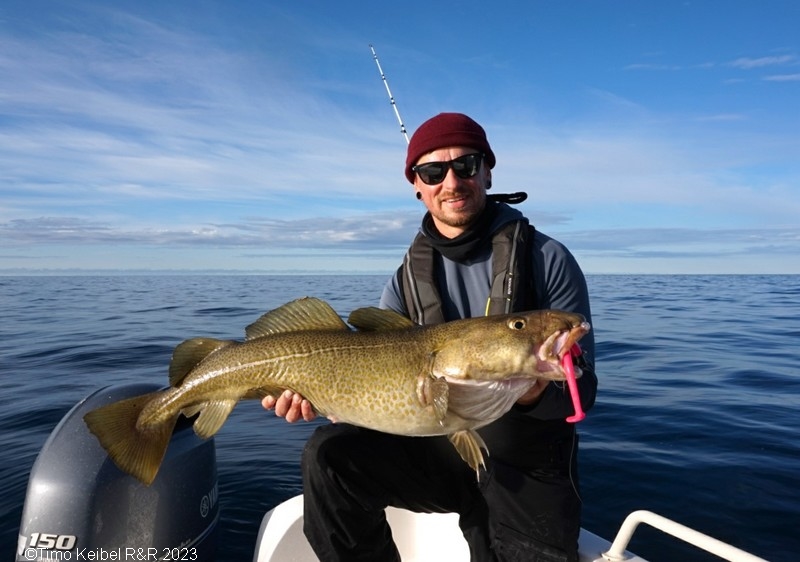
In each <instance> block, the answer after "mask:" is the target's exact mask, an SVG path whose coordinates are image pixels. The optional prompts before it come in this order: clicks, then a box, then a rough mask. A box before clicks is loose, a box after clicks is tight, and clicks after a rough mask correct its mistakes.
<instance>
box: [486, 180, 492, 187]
mask: <svg viewBox="0 0 800 562" xmlns="http://www.w3.org/2000/svg"><path fill="white" fill-rule="evenodd" d="M486 189H492V180H486Z"/></svg>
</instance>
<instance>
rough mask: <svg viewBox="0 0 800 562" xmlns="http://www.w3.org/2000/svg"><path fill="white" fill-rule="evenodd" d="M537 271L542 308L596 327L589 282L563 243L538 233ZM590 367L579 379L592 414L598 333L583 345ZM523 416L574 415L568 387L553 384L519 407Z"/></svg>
mask: <svg viewBox="0 0 800 562" xmlns="http://www.w3.org/2000/svg"><path fill="white" fill-rule="evenodd" d="M532 251H533V253H534V255H533V268H534V272H533V275H534V279H535V283H536V293H537V295H536V296H537V302H538V303H539V308H542V309H546V308H553V309H559V310H566V311H569V312H578V313H580V314H582V315H583V316H584V317H585V318H586V321H587V322H589V323H590V324H591V323H592V311H591V307H590V305H589V290H588V287H587V285H586V278H585V277H584V275H583V272H582V271H581V268H580V266H579V265H578V262H577V260H576V259H575V257H574V256H573V255H572V254H571V253H570V252H569V250H567V248H566V247H565V246H564V245H563V244H561V243H560V242H558V241H556V240H554V239H552V238H550V237H548V236H546V235H544V234H542V233H540V232H538V231H537V232H536V234H535V242H534V244H533V248H532ZM580 346H581V349H582V351H583V359H584V360H585V363H586V366H585V367H583V368H582V370H583V376H581V377H580V378H579V379H578V389H579V392H580V396H581V405H582V406H583V409H584V410H587V411H588V410H589V409H590V408H591V407H592V406H593V405H594V401H595V396H596V394H597V376H596V375H595V369H594V330H592V331H590V332H589V333H588V334H586V335H585V336H584V337H583V338H582V339H581V341H580ZM515 409H516V410H517V411H519V412H524V413H526V414H527V415H529V416H531V417H534V418H538V419H544V420H549V419H557V418H565V417H567V416H570V415H572V414H573V413H574V408H573V406H572V399H571V397H570V394H569V390H568V389H567V386H566V384H564V383H556V382H553V383H550V384H549V385H548V386H547V389H546V390H545V391H544V392H543V393H542V396H541V398H540V399H539V400H538V401H537V402H536V403H534V404H532V405H529V406H515Z"/></svg>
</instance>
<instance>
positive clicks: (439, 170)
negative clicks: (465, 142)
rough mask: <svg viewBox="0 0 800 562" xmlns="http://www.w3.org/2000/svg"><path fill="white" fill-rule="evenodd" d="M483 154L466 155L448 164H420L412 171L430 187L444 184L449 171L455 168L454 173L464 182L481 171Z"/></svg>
mask: <svg viewBox="0 0 800 562" xmlns="http://www.w3.org/2000/svg"><path fill="white" fill-rule="evenodd" d="M482 160H483V154H481V153H480V152H475V153H473V154H465V155H464V156H459V157H458V158H453V159H452V160H450V161H448V162H427V163H425V164H418V165H417V166H413V167H412V168H411V169H412V170H414V171H415V172H416V173H417V175H418V176H419V179H421V180H422V181H423V183H426V184H428V185H436V184H437V183H442V182H443V181H444V178H445V177H446V176H447V169H448V168H453V173H454V174H455V175H457V176H458V177H460V178H461V179H462V180H465V179H467V178H471V177H472V176H474V175H475V174H477V173H478V171H479V170H480V169H481V161H482Z"/></svg>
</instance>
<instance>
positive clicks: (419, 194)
mask: <svg viewBox="0 0 800 562" xmlns="http://www.w3.org/2000/svg"><path fill="white" fill-rule="evenodd" d="M416 197H417V200H418V201H420V200H422V193H421V192H419V191H417V195H416Z"/></svg>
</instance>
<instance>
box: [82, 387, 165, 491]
mask: <svg viewBox="0 0 800 562" xmlns="http://www.w3.org/2000/svg"><path fill="white" fill-rule="evenodd" d="M166 392H169V391H166ZM163 394H164V391H159V392H151V393H149V394H143V395H141V396H135V397H133V398H128V399H125V400H120V401H118V402H114V403H112V404H108V405H106V406H101V407H100V408H97V409H95V410H92V411H91V412H89V413H88V414H86V415H85V416H83V420H84V421H85V422H86V425H87V426H88V428H89V431H91V432H92V433H93V434H94V435H95V436H96V437H97V439H98V441H100V444H101V445H102V446H103V448H104V449H105V450H106V452H107V453H108V456H109V458H111V460H112V461H114V464H116V465H117V467H119V468H120V470H122V471H124V472H127V473H128V474H130V475H131V476H134V477H135V478H137V479H138V480H140V481H141V482H142V483H144V484H146V485H148V486H149V485H150V484H152V483H153V480H154V479H155V477H156V473H157V472H158V469H159V467H160V466H161V461H162V460H163V459H164V454H165V453H166V452H167V446H168V445H169V441H170V438H171V437H172V430H173V429H174V428H175V422H176V421H177V419H178V416H177V414H176V415H175V416H174V417H173V418H171V419H170V420H167V421H165V422H164V423H161V424H158V425H151V426H148V427H147V428H145V429H140V428H138V427H137V421H138V420H139V414H141V413H142V410H143V409H144V407H145V406H146V405H147V404H148V403H149V402H150V401H152V400H154V399H157V398H159V397H160V396H162V395H163Z"/></svg>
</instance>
